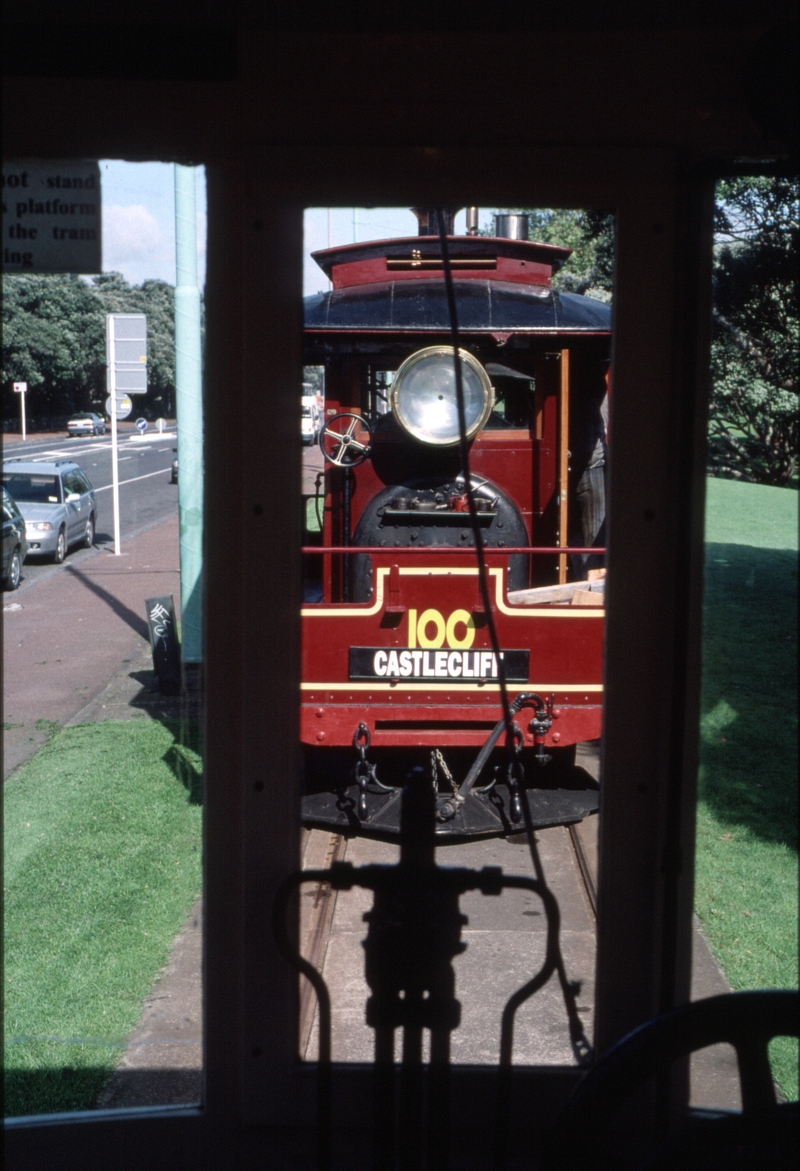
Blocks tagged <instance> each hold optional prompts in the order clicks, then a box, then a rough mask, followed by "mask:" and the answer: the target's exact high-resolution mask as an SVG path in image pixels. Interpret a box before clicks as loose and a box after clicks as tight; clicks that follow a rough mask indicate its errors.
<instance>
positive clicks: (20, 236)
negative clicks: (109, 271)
mask: <svg viewBox="0 0 800 1171" xmlns="http://www.w3.org/2000/svg"><path fill="white" fill-rule="evenodd" d="M100 206H101V198H100V167H99V165H98V164H97V163H96V162H87V161H85V160H80V159H61V160H55V161H50V160H47V161H42V160H41V159H32V160H27V161H21V162H9V163H4V164H3V272H81V273H90V272H102V271H103V265H102V258H101V247H100V242H101V234H100Z"/></svg>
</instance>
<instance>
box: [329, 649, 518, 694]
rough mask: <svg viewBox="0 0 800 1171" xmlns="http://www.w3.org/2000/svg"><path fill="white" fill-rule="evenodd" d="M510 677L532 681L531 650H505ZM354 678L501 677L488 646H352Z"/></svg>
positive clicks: (515, 680) (488, 679) (480, 679)
mask: <svg viewBox="0 0 800 1171" xmlns="http://www.w3.org/2000/svg"><path fill="white" fill-rule="evenodd" d="M500 657H501V658H502V660H503V666H504V668H505V676H506V680H507V682H509V683H527V682H528V663H529V659H530V651H527V650H516V651H501V652H500ZM350 678H351V679H401V680H402V679H408V680H409V681H411V680H412V679H413V680H421V681H426V680H429V679H449V680H452V681H455V680H456V679H458V680H459V681H460V682H462V683H463V682H464V681H466V680H474V681H475V684H476V685H477V684H479V683H481V682H486V683H491V682H494V681H496V680H498V679H499V678H500V673H499V671H498V664H497V656H496V655H495V654H494V653H493V652H492V651H486V650H478V651H474V650H456V651H453V650H418V649H416V648H414V649H412V648H411V647H407V648H404V647H367V646H351V647H350Z"/></svg>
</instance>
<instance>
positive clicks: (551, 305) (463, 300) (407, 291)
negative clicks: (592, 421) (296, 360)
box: [304, 277, 611, 334]
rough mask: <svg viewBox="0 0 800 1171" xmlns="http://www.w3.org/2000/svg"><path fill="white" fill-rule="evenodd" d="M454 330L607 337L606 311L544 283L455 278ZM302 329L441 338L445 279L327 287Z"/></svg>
mask: <svg viewBox="0 0 800 1171" xmlns="http://www.w3.org/2000/svg"><path fill="white" fill-rule="evenodd" d="M454 286H455V294H456V304H457V307H458V325H459V330H461V331H463V332H465V333H472V332H476V331H477V332H484V331H485V332H488V333H522V334H536V333H548V334H549V333H578V334H597V333H610V332H611V307H610V305H607V304H605V303H604V302H602V301H595V300H594V299H593V298H591V297H583V296H580V295H578V294H576V293H564V292H560V291H558V290H556V289H553V288H549V287H546V286H542V285H523V284H518V283H511V282H501V281H497V280H489V279H476V278H474V277H471V278H470V279H469V280H458V279H456V280H455V281H454ZM304 315H305V328H306V330H310V331H313V332H315V333H316V332H318V331H319V332H321V333H324V334H330V333H338V332H340V331H341V332H345V333H350V332H359V333H387V332H389V333H403V332H406V331H409V332H415V333H416V332H420V333H425V332H431V333H437V334H438V333H443V332H444V333H447V332H449V330H450V314H449V312H448V307H447V299H446V294H445V287H444V281H443V280H441V279H440V280H431V279H427V280H397V281H385V282H381V283H369V284H363V285H354V286H350V287H349V288H340V289H336V288H334V289H331V290H330V291H329V292H327V293H317V294H315V295H314V296H312V297H306V298H305V300H304Z"/></svg>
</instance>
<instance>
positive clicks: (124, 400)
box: [106, 394, 133, 419]
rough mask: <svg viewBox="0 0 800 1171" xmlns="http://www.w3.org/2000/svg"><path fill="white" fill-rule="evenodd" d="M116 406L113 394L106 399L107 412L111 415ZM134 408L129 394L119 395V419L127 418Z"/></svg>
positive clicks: (117, 411)
mask: <svg viewBox="0 0 800 1171" xmlns="http://www.w3.org/2000/svg"><path fill="white" fill-rule="evenodd" d="M113 407H114V399H113V398H112V396H111V395H109V396H108V398H107V399H106V414H107V415H108V416H109V417H110V416H111V414H112V410H113ZM132 410H133V403H132V402H131V400H130V399H129V398H128V396H127V394H121V395H117V410H116V415H117V418H118V419H127V417H128V415H129V414H130V413H131V411H132Z"/></svg>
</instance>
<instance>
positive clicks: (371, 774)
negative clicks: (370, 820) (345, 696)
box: [353, 721, 378, 821]
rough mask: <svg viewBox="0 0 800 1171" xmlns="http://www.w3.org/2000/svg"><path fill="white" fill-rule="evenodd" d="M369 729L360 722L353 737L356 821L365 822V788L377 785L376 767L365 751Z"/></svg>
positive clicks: (368, 742)
mask: <svg viewBox="0 0 800 1171" xmlns="http://www.w3.org/2000/svg"><path fill="white" fill-rule="evenodd" d="M370 740H371V737H370V734H369V728H368V727H367V725H366V724H365V723H364V722H363V721H362V722H361V723H360V724H359V725H358V727H357V728H356V731H355V735H354V736H353V747H354V748H355V750H356V752H357V753H358V754H359V759H358V760H357V761H356V767H355V778H356V784H357V785H358V820H359V821H366V820H367V788H368V786H369V785H370V783H373V784H376V783H377V779H378V778H377V776H376V766H375V765H374V764H371V763H370V761H368V760H367V749H368V748H369V746H370Z"/></svg>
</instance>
